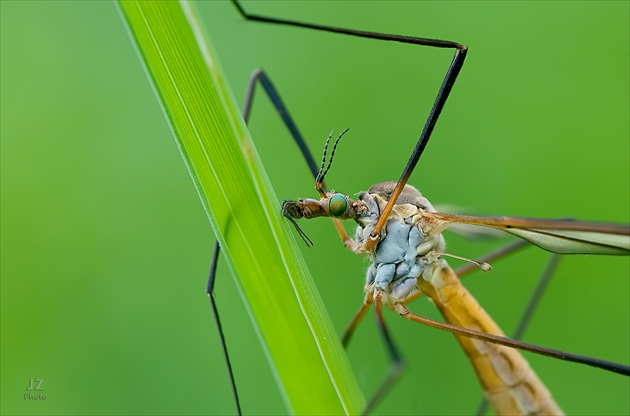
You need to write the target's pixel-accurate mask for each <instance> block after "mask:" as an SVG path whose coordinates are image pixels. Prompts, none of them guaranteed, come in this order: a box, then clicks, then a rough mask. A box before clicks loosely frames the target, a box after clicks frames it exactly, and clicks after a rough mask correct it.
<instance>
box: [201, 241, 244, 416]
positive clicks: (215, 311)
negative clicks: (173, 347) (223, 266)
mask: <svg viewBox="0 0 630 416" xmlns="http://www.w3.org/2000/svg"><path fill="white" fill-rule="evenodd" d="M220 251H221V247H220V246H219V240H217V242H216V243H215V244H214V253H213V254H212V265H211V266H210V275H209V277H208V285H207V286H206V293H207V294H208V299H209V300H210V306H211V307H212V313H213V315H214V321H215V322H216V324H217V329H218V330H219V338H220V339H221V347H222V348H223V356H224V357H225V362H226V364H227V369H228V373H229V374H230V383H231V384H232V394H233V395H234V401H235V403H236V412H237V414H238V415H239V416H240V415H241V404H240V401H239V400H238V392H237V391H236V382H235V381H234V372H233V371H232V364H231V362H230V355H229V354H228V350H227V344H226V343H225V336H224V335H223V327H222V326H221V319H220V318H219V309H218V308H217V304H216V301H215V299H214V292H213V290H214V279H215V277H216V275H217V263H218V259H219V252H220Z"/></svg>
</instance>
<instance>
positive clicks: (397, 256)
mask: <svg viewBox="0 0 630 416" xmlns="http://www.w3.org/2000/svg"><path fill="white" fill-rule="evenodd" d="M389 184H390V183H388V182H383V183H381V184H377V185H375V186H373V187H372V188H370V191H368V192H365V193H362V194H360V200H361V201H363V202H364V203H365V205H366V206H367V207H368V212H369V215H366V216H365V217H362V218H361V219H359V220H358V221H357V222H358V223H359V226H358V227H357V230H356V235H355V239H356V241H357V243H362V242H363V241H365V240H366V239H367V238H368V236H369V235H370V233H371V232H372V229H373V228H374V224H376V221H377V220H378V217H379V214H380V212H382V210H383V208H384V207H385V205H386V204H387V199H386V197H387V196H389V195H388V194H387V188H388V187H389ZM393 184H394V185H395V182H393ZM408 188H409V189H408ZM401 196H402V197H403V198H402V200H403V202H404V203H397V204H396V205H395V206H394V209H393V210H392V212H391V214H390V215H389V219H388V221H387V223H386V226H385V227H384V228H383V230H382V231H381V238H380V241H379V243H378V245H377V246H376V250H375V251H374V253H371V255H370V259H371V261H372V263H371V264H370V266H369V268H368V271H367V275H366V284H367V285H368V286H369V287H374V288H377V289H381V290H382V291H384V292H385V293H386V294H388V296H389V297H390V298H392V300H394V301H400V302H402V301H403V300H404V299H405V298H406V297H407V295H408V294H409V293H410V292H411V291H412V290H413V289H414V288H415V287H416V283H417V280H418V278H419V277H420V276H421V275H422V274H423V273H424V272H425V270H426V269H427V266H428V265H430V264H432V263H433V262H434V261H436V258H434V256H430V255H429V256H427V254H429V253H431V252H443V251H444V248H445V242H444V238H443V237H442V235H441V230H440V229H436V228H435V227H433V226H432V224H431V221H430V219H429V220H428V219H427V218H426V217H425V213H426V212H435V209H434V208H433V206H432V205H431V203H430V202H429V201H428V200H427V199H426V198H424V197H423V196H422V195H421V194H420V192H418V191H417V190H416V189H415V188H413V187H411V186H409V185H407V186H406V187H405V190H404V191H403V193H402V194H401ZM400 200H401V198H399V201H400ZM427 220H428V222H427Z"/></svg>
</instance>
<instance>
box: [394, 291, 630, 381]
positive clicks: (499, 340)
mask: <svg viewBox="0 0 630 416" xmlns="http://www.w3.org/2000/svg"><path fill="white" fill-rule="evenodd" d="M394 310H395V311H396V312H397V313H398V314H399V315H400V316H402V317H403V318H406V319H409V320H410V321H414V322H417V323H419V324H422V325H426V326H430V327H432V328H436V329H440V330H442V331H446V332H450V333H452V334H455V335H463V336H465V337H468V338H473V339H478V340H481V341H486V342H492V343H493V344H499V345H505V346H506V347H511V348H516V349H519V350H523V351H529V352H533V353H535V354H540V355H545V356H548V357H553V358H557V359H559V360H564V361H570V362H574V363H580V364H586V365H590V366H592V367H596V368H601V369H603V370H607V371H612V372H613V373H618V374H623V375H626V376H630V366H627V365H624V364H619V363H613V362H611V361H607V360H601V359H599V358H592V357H586V356H583V355H578V354H572V353H569V352H565V351H560V350H556V349H553V348H545V347H541V346H538V345H535V344H530V343H527V342H523V341H517V340H515V339H512V338H507V337H502V336H498V335H493V334H488V333H485V332H480V331H476V330H474V329H469V328H462V327H459V326H456V325H451V324H447V323H445V322H439V321H435V320H433V319H429V318H426V317H424V316H420V315H417V314H415V313H413V312H411V311H410V310H409V308H407V307H406V306H405V305H403V304H402V303H397V304H395V305H394Z"/></svg>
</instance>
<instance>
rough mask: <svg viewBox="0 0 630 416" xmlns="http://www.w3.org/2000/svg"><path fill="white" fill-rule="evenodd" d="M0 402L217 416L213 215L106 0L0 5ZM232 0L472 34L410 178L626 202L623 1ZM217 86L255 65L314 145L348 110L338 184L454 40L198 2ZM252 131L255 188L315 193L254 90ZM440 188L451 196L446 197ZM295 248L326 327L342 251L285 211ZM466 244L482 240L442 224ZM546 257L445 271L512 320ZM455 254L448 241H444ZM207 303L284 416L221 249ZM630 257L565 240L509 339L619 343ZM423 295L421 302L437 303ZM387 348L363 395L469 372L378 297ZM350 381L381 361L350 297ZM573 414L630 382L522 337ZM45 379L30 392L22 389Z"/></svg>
mask: <svg viewBox="0 0 630 416" xmlns="http://www.w3.org/2000/svg"><path fill="white" fill-rule="evenodd" d="M0 6H1V19H2V20H1V26H2V28H1V30H2V33H1V34H2V39H1V41H2V44H1V52H2V62H1V64H2V67H1V70H2V85H1V87H2V103H1V104H2V120H1V121H2V149H1V150H2V380H1V381H2V390H1V394H2V404H1V411H2V413H3V414H229V413H233V412H234V405H233V403H232V400H231V396H230V390H229V385H228V378H227V372H226V370H225V365H224V363H223V359H222V355H221V350H220V347H219V343H218V336H217V334H216V328H215V327H214V324H213V320H212V318H211V315H210V309H209V306H208V302H207V299H206V296H205V294H204V287H205V279H206V275H207V272H208V268H209V263H210V256H211V250H212V245H213V243H214V236H213V233H212V230H211V228H210V226H209V224H208V221H207V219H206V217H205V214H204V212H203V209H202V207H201V204H200V203H199V199H198V197H197V195H196V193H195V190H194V187H193V185H192V182H191V180H190V178H189V176H188V174H187V171H186V168H185V166H184V164H183V163H182V160H181V156H180V155H179V153H178V151H177V148H176V146H175V142H174V140H173V138H172V136H171V133H170V131H169V129H168V127H167V125H166V122H165V120H164V117H163V115H162V113H161V111H160V108H159V105H158V103H157V100H156V98H155V97H154V94H153V92H152V90H151V87H150V85H149V83H148V81H147V79H146V76H145V74H144V72H143V69H142V67H141V65H140V63H139V60H138V58H137V56H136V54H135V51H134V49H133V46H132V44H131V42H130V40H129V38H128V37H127V34H126V32H125V28H124V26H123V24H122V21H121V19H120V16H119V15H118V12H117V9H116V7H115V6H114V4H112V3H110V2H17V1H16V2H12V1H2V2H0ZM245 6H246V7H248V9H250V10H251V11H253V12H257V13H260V14H270V15H273V16H278V17H286V18H294V19H297V20H303V21H308V22H315V23H323V24H330V25H337V26H346V27H351V28H356V29H364V30H372V31H381V32H391V33H398V34H408V35H417V36H425V37H433V38H444V39H450V40H456V41H458V42H462V43H464V44H466V45H468V46H469V47H470V52H469V56H468V59H467V62H466V64H465V66H464V69H463V72H462V74H461V76H460V79H459V81H458V83H457V84H456V86H455V89H454V92H453V94H452V97H451V99H450V100H449V102H448V105H447V107H446V110H445V112H444V114H443V116H442V118H441V119H440V122H439V123H438V126H437V129H436V131H435V134H434V137H433V140H432V142H431V143H430V145H429V147H428V148H427V152H426V154H425V155H424V156H423V158H422V160H421V162H420V164H419V165H418V168H417V169H416V172H415V174H414V175H413V177H412V180H411V182H412V183H413V184H415V185H416V186H417V187H419V188H420V189H421V190H422V191H423V192H424V193H425V195H426V196H428V197H429V198H430V199H431V200H432V201H433V202H434V204H437V205H440V206H444V207H446V208H445V210H449V211H450V212H462V213H470V214H479V215H484V214H486V215H521V216H534V217H552V218H553V217H575V218H581V219H590V220H603V221H613V222H628V221H630V219H629V212H630V207H629V200H630V197H629V188H630V185H629V177H630V172H629V166H630V162H629V153H630V151H629V116H628V114H629V93H628V90H629V69H628V66H629V64H628V61H629V45H628V38H629V33H628V32H629V26H630V24H629V4H628V2H599V1H598V2H532V3H525V2H487V3H485V2H474V3H473V2H443V3H441V2H429V3H424V2H422V3H421V2H387V3H385V2H358V1H353V2H324V1H322V2H314V1H313V2H253V3H252V2H250V3H245ZM197 8H198V11H199V15H200V17H201V19H202V21H203V22H204V24H205V26H206V29H207V31H208V33H209V36H210V38H211V40H212V42H213V43H214V45H215V47H216V49H217V53H218V56H219V58H220V60H221V63H222V66H223V68H224V70H225V71H226V73H227V75H228V78H229V80H230V82H231V84H232V86H233V89H234V93H235V95H236V97H237V98H239V100H240V102H242V97H243V96H244V91H245V86H246V83H247V80H248V77H249V74H250V73H251V71H252V70H253V69H254V68H256V67H263V68H264V69H265V70H267V72H268V73H269V75H270V76H271V77H272V79H273V80H274V82H275V83H276V85H277V87H278V88H279V89H280V91H281V93H282V95H283V97H284V99H285V101H286V102H287V103H288V105H289V106H290V108H291V110H292V112H293V115H294V117H295V119H296V121H297V122H298V124H299V126H300V128H301V130H302V132H303V133H304V135H305V137H306V139H307V141H308V143H309V145H310V146H311V149H312V150H313V151H314V152H315V153H316V154H319V152H320V149H321V146H322V144H323V141H324V139H325V137H326V136H327V134H328V133H329V132H330V130H332V129H336V130H341V129H343V128H345V127H350V128H351V131H350V133H349V134H348V135H347V136H346V137H345V138H344V142H343V143H342V144H341V146H340V148H339V149H338V153H337V158H336V164H335V166H334V167H333V169H332V171H331V172H330V174H329V179H328V182H329V184H330V186H332V187H334V188H335V189H336V190H338V191H342V192H346V193H349V194H352V193H354V192H358V191H360V190H365V189H367V188H368V187H369V186H370V185H371V184H373V183H376V182H380V181H383V180H395V179H397V178H398V176H399V175H400V172H401V170H402V168H403V166H404V163H405V162H406V160H407V158H408V156H409V153H410V151H411V149H412V147H413V145H414V142H415V139H416V138H417V136H418V134H419V132H420V130H421V127H422V124H423V122H424V119H425V117H426V114H427V113H428V110H429V108H430V106H431V104H432V102H433V100H434V96H435V94H436V92H437V89H438V87H439V84H440V82H441V79H442V77H443V75H444V73H445V71H446V68H447V66H448V64H449V62H450V59H451V56H452V53H451V52H449V51H444V50H433V49H430V48H420V47H414V46H408V45H395V44H386V43H379V42H374V41H366V40H360V39H346V38H343V37H340V36H336V35H331V34H321V33H310V32H308V31H305V30H299V29H292V28H286V27H272V26H269V25H263V24H256V23H248V22H244V21H243V20H242V19H241V18H240V16H239V15H238V14H237V13H236V12H235V10H234V9H233V8H232V6H231V5H230V4H229V3H227V2H219V1H211V2H210V1H209V2H203V3H199V4H197ZM258 98H259V101H257V103H256V105H255V107H254V115H253V117H252V120H251V125H252V128H251V129H252V134H253V137H254V139H255V141H256V146H257V148H258V151H259V152H260V154H261V156H262V158H263V162H264V163H265V166H266V167H267V171H268V174H269V176H270V177H271V180H272V183H273V184H274V187H275V189H276V192H277V195H278V199H289V198H297V197H302V196H303V197H306V196H315V195H316V194H315V191H314V190H313V184H312V178H311V177H310V176H309V173H308V170H307V169H306V167H305V165H304V164H303V163H302V161H301V160H300V158H299V156H298V155H297V151H296V149H295V146H294V145H293V144H292V143H291V141H290V138H289V136H288V134H287V132H286V130H285V129H284V128H283V126H282V124H281V123H280V121H279V120H278V118H277V117H276V116H275V114H274V111H273V109H272V108H271V107H270V105H269V104H268V102H267V100H266V99H265V98H263V95H262V94H260V95H259V97H258ZM447 204H453V205H454V206H448V207H447ZM302 225H303V227H304V229H305V230H306V232H307V233H308V234H309V235H310V236H311V238H312V239H313V240H314V241H315V244H316V245H315V247H313V248H311V249H304V254H305V256H306V258H307V262H308V264H309V266H310V268H311V273H312V275H313V277H314V278H315V279H316V281H317V284H318V287H319V289H320V291H321V293H322V297H323V298H324V302H325V304H326V308H327V309H328V310H329V313H330V315H331V317H332V319H333V321H334V323H335V326H336V327H337V328H338V331H339V332H341V331H342V330H343V328H344V327H345V325H346V323H347V321H348V320H349V318H350V317H351V316H352V314H353V313H354V311H355V310H356V308H357V307H358V305H359V304H360V301H361V298H362V292H361V291H362V285H363V279H364V270H365V266H366V263H365V260H363V259H361V258H358V257H356V256H354V255H353V254H351V253H349V252H346V251H344V249H343V248H342V247H341V245H340V244H338V243H337V241H336V240H335V239H336V238H337V237H336V235H335V232H334V230H333V228H332V227H328V226H327V224H325V223H323V222H315V221H314V222H312V223H305V224H302ZM447 238H448V239H449V242H450V245H449V252H451V253H454V254H458V255H462V256H466V257H475V256H478V255H480V254H482V253H484V252H486V251H488V250H490V249H491V248H493V247H496V246H498V245H502V244H505V243H506V242H507V241H509V239H506V240H500V241H489V242H486V241H484V242H479V241H473V242H471V241H467V240H465V239H463V238H461V237H458V236H453V235H449V236H448V237H447ZM547 257H548V256H547V254H546V253H544V252H541V251H540V250H536V249H529V250H528V251H526V252H523V253H521V254H519V255H517V256H514V257H512V258H509V259H506V260H503V261H500V262H497V263H496V264H494V266H495V268H494V271H493V272H492V273H491V274H489V275H484V276H481V275H479V274H478V275H475V276H472V277H470V278H467V279H466V284H467V286H468V287H469V288H470V290H471V291H472V292H473V293H474V294H475V296H477V297H478V298H479V300H480V302H481V303H482V304H483V305H484V306H485V307H486V308H487V309H488V311H489V312H490V313H491V314H492V315H494V316H495V319H497V321H498V322H499V323H500V324H501V325H502V326H504V328H505V330H506V331H507V332H510V331H511V330H512V329H513V328H514V327H515V325H516V322H517V320H518V316H519V314H520V311H521V310H522V308H523V305H524V304H525V303H526V300H527V297H528V295H529V293H530V292H531V290H532V288H533V285H534V282H535V280H536V277H537V276H538V274H539V273H540V271H541V270H542V268H543V267H544V264H545V261H546V259H547ZM453 264H454V265H456V264H457V263H456V262H453ZM219 267H220V272H221V275H220V277H221V279H220V280H219V282H218V283H217V285H218V287H217V288H216V291H217V299H218V302H219V305H220V307H221V313H222V316H223V319H224V321H225V326H226V336H227V338H228V342H229V346H230V352H231V354H232V357H233V366H234V367H235V372H236V377H237V383H238V387H239V391H240V394H241V397H242V407H243V410H244V411H245V412H246V413H253V414H277V413H285V412H286V410H285V407H284V404H283V401H282V398H281V395H280V393H279V391H278V389H277V387H276V386H275V384H274V379H273V376H272V373H271V371H270V369H269V364H268V363H267V361H266V359H265V356H264V353H263V352H262V350H261V349H260V347H259V346H258V345H259V344H258V341H257V339H256V335H255V332H254V329H253V327H252V325H251V323H250V321H249V317H248V316H247V313H246V310H245V308H244V307H243V305H242V303H241V301H240V298H239V295H238V292H237V289H236V287H235V285H234V283H233V280H232V279H231V277H230V276H229V272H228V271H227V268H226V267H225V264H223V263H221V264H220V266H219ZM629 275H630V264H629V261H628V258H610V257H590V256H571V257H567V258H565V259H563V261H562V262H561V264H560V268H559V270H558V273H557V274H556V276H555V280H554V281H553V283H552V284H551V287H550V288H549V292H548V293H547V294H546V296H545V298H544V300H543V303H542V305H541V306H540V308H539V310H538V312H537V314H536V316H535V318H534V321H533V323H532V326H531V328H530V330H529V331H528V333H527V335H526V340H528V341H530V342H534V343H540V344H543V345H546V346H551V347H555V348H560V349H565V350H569V351H572V352H576V353H581V354H587V355H593V356H597V357H600V358H606V359H610V360H616V361H621V362H624V363H628V361H630V357H629V355H630V346H629V338H630V335H629V334H630V329H629V327H630V323H629V316H630V306H629V300H628V297H629V296H628V294H629V293H630V289H629V287H628V286H629ZM433 309H434V308H432V305H430V304H429V303H428V302H426V301H424V300H422V301H419V302H418V304H417V305H415V310H416V311H417V312H419V313H422V314H425V315H428V316H432V317H435V316H437V314H436V313H435V311H434V310H433ZM387 321H388V322H389V324H390V325H391V331H392V334H393V336H394V338H395V340H396V341H397V343H398V345H399V346H400V348H401V350H402V351H403V353H404V355H405V357H406V358H407V363H408V369H407V372H406V373H405V375H404V376H403V378H402V379H401V380H400V382H399V383H398V385H397V386H396V388H395V391H394V392H393V393H392V394H390V395H389V396H388V397H387V398H386V399H385V400H384V401H383V402H382V403H381V404H380V406H379V407H378V409H377V412H378V413H383V414H411V413H413V414H462V413H473V412H474V411H475V409H476V407H477V403H478V401H479V397H480V391H479V388H478V386H477V384H476V381H475V377H474V375H473V373H472V370H471V369H470V368H469V366H468V364H467V363H466V359H465V357H464V355H463V354H462V352H461V351H460V350H459V347H458V345H457V343H456V342H455V341H454V340H453V339H452V336H451V335H448V334H442V333H437V332H436V331H435V330H431V329H427V328H423V327H420V326H418V325H416V324H413V323H410V322H407V321H405V320H402V319H400V318H398V317H396V316H395V315H394V314H391V313H390V314H387ZM349 357H350V360H351V362H352V363H353V366H354V368H355V370H356V373H357V377H358V378H359V381H360V383H361V385H362V386H363V387H364V390H365V391H367V392H368V395H369V393H370V392H372V391H373V390H374V389H375V388H376V386H377V385H378V383H379V382H380V380H381V379H382V378H383V377H384V375H385V374H386V371H387V360H386V355H385V351H384V350H383V348H382V346H381V343H380V341H379V339H378V336H377V334H376V331H375V328H374V324H373V322H372V319H371V317H370V316H368V319H366V322H364V323H363V325H361V327H360V329H359V332H358V333H357V335H356V337H355V338H354V340H353V343H352V345H351V346H350V348H349ZM528 357H529V358H530V362H531V363H532V366H533V367H534V368H535V369H536V370H537V371H538V373H539V375H540V376H541V378H542V379H543V380H545V381H546V383H547V385H548V387H549V388H550V389H551V391H552V392H553V393H554V395H555V397H556V399H557V401H558V402H559V403H560V404H561V405H562V406H563V407H564V409H565V410H566V411H567V412H568V413H571V414H628V413H630V397H629V396H630V393H629V391H630V382H629V381H628V379H627V378H625V377H622V376H616V375H612V374H605V373H603V372H602V371H598V370H594V369H591V368H585V367H583V366H578V365H573V364H568V363H563V362H557V361H554V360H551V359H547V358H540V357H533V356H531V355H528ZM29 379H44V384H43V387H44V389H45V390H43V393H44V394H45V395H46V400H40V401H35V400H25V399H24V394H25V393H27V390H26V386H27V384H28V382H29Z"/></svg>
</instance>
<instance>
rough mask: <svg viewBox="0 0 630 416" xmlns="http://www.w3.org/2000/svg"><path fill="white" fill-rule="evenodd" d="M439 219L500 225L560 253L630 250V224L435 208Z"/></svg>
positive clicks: (434, 216)
mask: <svg viewBox="0 0 630 416" xmlns="http://www.w3.org/2000/svg"><path fill="white" fill-rule="evenodd" d="M430 215H431V216H432V217H433V218H435V219H436V220H437V221H441V222H443V223H447V224H469V225H478V226H482V227H490V228H495V229H500V230H503V231H505V232H508V233H510V234H514V235H516V236H518V237H520V238H523V239H525V240H527V241H529V242H531V243H533V244H535V245H537V246H538V247H540V248H543V249H545V250H548V251H551V252H554V253H559V254H612V255H629V254H630V226H628V225H619V224H608V223H597V222H584V221H575V220H547V219H537V218H519V217H473V216H468V215H451V214H442V213H438V212H433V213H431V214H430Z"/></svg>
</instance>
